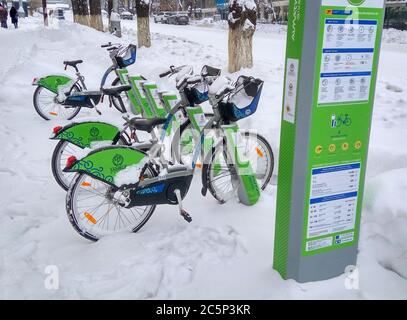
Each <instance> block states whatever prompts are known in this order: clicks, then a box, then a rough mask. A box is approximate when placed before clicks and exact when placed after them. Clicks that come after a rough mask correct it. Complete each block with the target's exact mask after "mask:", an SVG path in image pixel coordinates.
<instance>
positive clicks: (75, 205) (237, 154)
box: [64, 76, 272, 241]
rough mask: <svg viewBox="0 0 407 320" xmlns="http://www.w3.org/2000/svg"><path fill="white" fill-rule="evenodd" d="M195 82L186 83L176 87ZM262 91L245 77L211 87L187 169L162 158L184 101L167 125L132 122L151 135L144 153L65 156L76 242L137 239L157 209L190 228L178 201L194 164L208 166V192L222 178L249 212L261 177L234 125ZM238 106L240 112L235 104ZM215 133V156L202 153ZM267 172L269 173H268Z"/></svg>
mask: <svg viewBox="0 0 407 320" xmlns="http://www.w3.org/2000/svg"><path fill="white" fill-rule="evenodd" d="M196 81H197V80H195V79H193V80H191V79H189V80H188V78H187V77H186V78H185V79H183V80H182V83H178V87H179V88H180V89H181V87H185V86H187V85H188V82H189V83H190V84H192V83H197V82H196ZM262 87H263V81H261V80H259V79H254V78H252V77H244V76H241V77H239V78H238V80H237V81H236V82H235V83H233V85H232V83H231V82H230V81H224V80H222V79H221V78H218V79H217V80H215V81H214V83H212V85H211V86H210V87H209V91H208V97H209V101H210V103H211V105H212V107H213V110H214V116H213V117H212V118H211V119H210V120H209V121H208V122H207V123H206V125H205V126H204V127H203V129H202V133H201V136H200V140H199V143H198V144H197V145H196V146H195V148H194V150H193V154H194V156H193V158H192V163H191V166H188V165H182V164H174V163H172V162H171V161H168V160H167V159H166V158H165V156H164V152H163V148H164V141H165V138H166V137H167V133H166V129H167V128H168V126H169V125H170V124H171V122H172V119H173V118H174V117H175V115H176V114H177V112H178V111H179V110H180V109H182V108H185V107H184V106H182V103H181V102H179V103H178V104H177V105H176V106H174V107H173V108H172V109H171V111H170V112H169V115H168V117H167V118H155V119H149V120H146V119H137V118H133V119H131V120H129V122H130V123H131V125H132V126H133V127H134V128H136V129H137V130H142V131H146V132H149V133H151V135H152V140H151V142H152V146H151V147H150V148H149V149H148V151H147V152H144V151H142V150H138V149H136V148H134V147H129V146H107V147H103V148H99V149H96V150H94V151H92V152H90V153H89V154H88V155H87V156H85V157H83V158H81V159H76V158H75V157H73V156H72V157H70V158H69V159H68V161H67V165H66V168H65V169H64V170H65V171H66V172H76V173H77V174H76V175H75V177H74V179H73V181H72V184H71V185H70V188H69V190H68V193H67V197H66V209H67V214H68V217H69V221H70V222H71V224H72V226H73V227H74V228H75V230H76V231H77V232H78V233H79V234H80V235H82V236H83V237H85V238H87V239H90V240H94V241H96V240H98V239H100V238H101V237H103V236H106V235H109V234H112V233H117V232H136V231H138V230H139V229H140V228H141V227H142V226H143V225H144V224H145V223H146V222H147V221H148V219H149V218H150V217H151V215H152V213H153V212H154V209H155V207H156V205H160V204H172V205H178V207H179V213H180V215H181V216H182V217H183V218H184V219H185V220H186V221H188V222H191V220H192V218H191V216H190V215H189V214H188V213H187V212H186V210H184V208H183V205H182V200H183V199H184V197H185V196H186V194H187V193H188V190H189V187H190V184H191V181H192V177H193V174H194V171H195V169H196V167H197V166H196V165H197V162H198V158H199V157H201V159H205V160H204V167H206V169H205V172H206V177H208V178H209V179H208V180H207V183H208V184H209V185H210V187H209V190H210V191H211V192H218V190H219V192H223V191H221V190H220V189H218V188H217V187H216V186H215V183H216V182H217V181H218V179H220V177H222V178H225V179H227V180H228V181H229V182H230V184H231V185H232V188H235V192H236V193H237V195H238V197H239V200H240V202H241V203H243V204H245V205H254V204H255V203H256V202H257V201H258V199H259V197H260V187H259V185H258V182H257V181H258V177H257V175H256V174H255V173H254V169H253V167H252V164H251V162H250V159H245V157H244V155H243V154H242V153H241V148H240V146H239V143H238V142H237V141H238V140H239V136H240V133H239V128H238V126H237V124H236V121H238V120H240V119H242V118H244V117H247V116H249V115H252V114H253V113H254V112H255V111H256V109H257V106H258V103H259V99H260V95H261V90H262ZM242 101H245V106H242V105H240V102H242ZM159 125H163V127H162V128H161V133H160V137H158V134H157V133H156V132H157V130H158V128H157V126H159ZM214 126H216V127H217V128H218V129H219V130H216V131H215V135H214V136H215V138H216V140H215V141H214V142H215V143H214V144H212V152H211V153H207V152H206V151H205V146H204V145H205V132H207V131H209V132H214V130H213V128H214ZM207 161H208V163H207ZM270 171H271V173H272V168H271V170H269V171H268V173H267V174H269V173H270ZM220 196H221V195H220V194H219V197H220ZM227 196H228V195H227Z"/></svg>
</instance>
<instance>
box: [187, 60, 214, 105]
mask: <svg viewBox="0 0 407 320" xmlns="http://www.w3.org/2000/svg"><path fill="white" fill-rule="evenodd" d="M220 74H221V70H220V69H217V68H214V67H211V66H207V65H205V66H203V67H202V70H201V76H203V77H219V76H220ZM185 93H186V95H187V97H188V101H189V103H190V104H191V105H195V104H201V103H204V102H205V101H208V99H209V96H208V93H209V86H208V83H204V82H201V83H197V84H196V85H194V86H192V87H189V88H185Z"/></svg>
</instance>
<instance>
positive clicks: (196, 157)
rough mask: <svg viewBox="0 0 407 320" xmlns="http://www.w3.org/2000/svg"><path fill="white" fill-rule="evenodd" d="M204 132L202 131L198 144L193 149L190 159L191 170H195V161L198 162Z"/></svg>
mask: <svg viewBox="0 0 407 320" xmlns="http://www.w3.org/2000/svg"><path fill="white" fill-rule="evenodd" d="M204 131H205V130H202V133H201V139H200V141H199V144H198V145H197V146H196V147H195V150H194V155H193V157H192V169H195V166H196V161H197V160H198V157H199V155H200V154H201V146H202V145H203V144H204V141H205V132H204Z"/></svg>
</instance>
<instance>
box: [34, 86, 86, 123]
mask: <svg viewBox="0 0 407 320" xmlns="http://www.w3.org/2000/svg"><path fill="white" fill-rule="evenodd" d="M78 91H81V89H80V87H79V86H78V85H76V84H75V85H74V86H73V87H72V88H71V91H70V93H72V92H78ZM33 103H34V108H35V111H37V113H38V114H39V115H40V116H41V118H43V119H45V120H51V119H52V120H54V119H55V120H60V119H63V120H71V119H73V118H75V117H76V116H77V114H78V113H79V111H80V110H81V108H80V107H67V106H64V105H62V104H61V103H59V102H58V100H57V94H56V93H54V92H52V91H50V90H48V89H46V88H44V87H41V86H38V87H37V88H36V89H35V91H34V95H33Z"/></svg>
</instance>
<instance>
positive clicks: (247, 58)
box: [228, 1, 257, 73]
mask: <svg viewBox="0 0 407 320" xmlns="http://www.w3.org/2000/svg"><path fill="white" fill-rule="evenodd" d="M256 18H257V16H256V6H252V7H250V8H248V7H245V8H243V7H241V6H240V4H238V3H237V1H234V2H233V3H232V4H231V5H230V6H229V18H228V20H229V39H228V58H229V59H228V60H229V64H228V70H229V72H230V73H233V72H236V71H239V70H240V69H242V68H251V67H253V35H254V31H255V28H256Z"/></svg>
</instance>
